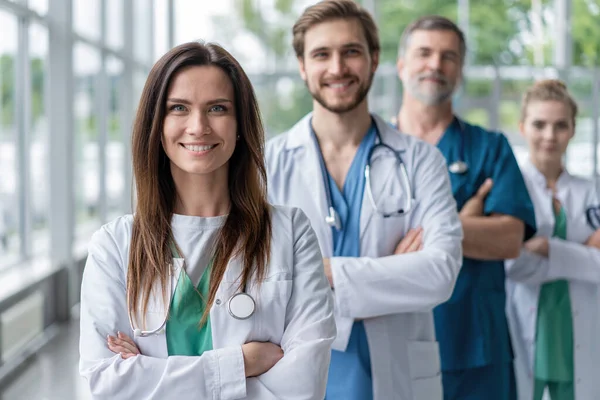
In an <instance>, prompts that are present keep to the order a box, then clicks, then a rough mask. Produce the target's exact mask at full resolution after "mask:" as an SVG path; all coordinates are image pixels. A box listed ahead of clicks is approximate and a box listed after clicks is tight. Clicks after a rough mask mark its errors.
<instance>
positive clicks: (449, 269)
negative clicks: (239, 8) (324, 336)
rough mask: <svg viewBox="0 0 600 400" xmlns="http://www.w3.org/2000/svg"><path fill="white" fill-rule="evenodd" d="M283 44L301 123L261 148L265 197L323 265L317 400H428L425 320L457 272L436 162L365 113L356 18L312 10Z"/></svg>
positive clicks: (367, 45)
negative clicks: (291, 53)
mask: <svg viewBox="0 0 600 400" xmlns="http://www.w3.org/2000/svg"><path fill="white" fill-rule="evenodd" d="M293 34H294V39H293V44H294V50H295V52H296V56H297V58H298V64H299V69H300V75H301V77H302V79H303V80H304V82H305V83H306V86H307V88H308V90H309V91H310V93H311V95H312V97H313V112H312V113H310V114H309V115H307V116H306V117H304V118H303V119H302V120H301V121H300V122H298V123H297V124H296V125H295V126H294V127H293V128H292V129H291V130H290V131H288V132H287V133H285V134H282V135H280V136H278V137H276V138H274V139H272V140H271V141H270V142H269V143H268V144H267V152H266V154H267V170H268V191H269V200H270V202H271V203H274V204H283V205H289V206H296V207H300V208H302V210H303V211H304V212H305V213H306V214H307V215H308V217H309V219H310V220H311V224H312V227H313V228H314V230H315V231H316V233H317V237H318V240H319V244H320V247H321V251H322V253H323V256H324V257H325V258H324V264H325V274H326V275H327V277H328V279H329V282H330V285H331V288H332V291H333V294H334V298H335V309H336V310H335V315H336V325H337V330H338V337H337V339H336V342H335V343H334V346H333V348H334V351H333V352H332V360H331V366H330V369H329V382H328V386H327V395H326V399H327V400H341V399H343V400H370V399H374V400H390V399H394V400H440V399H441V398H442V389H441V379H440V370H439V352H438V344H437V342H436V339H435V333H434V325H433V317H432V312H431V310H432V309H433V308H434V307H435V306H437V305H438V304H440V303H442V302H444V301H446V300H447V299H448V297H449V296H450V294H451V293H452V290H453V287H454V283H455V279H456V276H457V274H458V269H459V265H460V261H461V260H462V252H461V240H462V231H461V227H460V221H459V219H458V214H457V211H456V203H455V201H454V198H453V197H452V193H451V190H450V183H449V179H448V174H447V173H446V164H445V161H444V158H443V156H442V155H441V153H440V152H439V151H438V150H437V149H436V148H435V147H434V146H431V145H428V144H426V143H424V142H422V141H420V140H417V139H415V138H413V137H411V136H409V135H402V134H399V133H398V132H397V131H396V130H395V129H393V128H391V127H390V126H389V125H388V124H387V123H386V122H385V121H384V120H382V119H381V118H380V117H378V116H376V115H373V114H370V113H369V108H368V104H367V93H368V91H369V88H370V86H371V82H372V80H373V75H374V73H375V70H376V68H377V65H378V61H379V51H380V46H379V38H378V33H377V28H376V26H375V23H374V22H373V19H372V17H371V16H370V15H369V13H368V12H367V11H366V10H364V9H363V8H362V7H360V6H359V5H357V4H356V3H355V2H353V1H351V0H329V1H323V2H320V3H318V4H316V5H314V6H311V7H309V8H307V9H306V10H305V11H304V13H303V14H302V16H301V17H300V18H299V19H298V21H297V22H296V24H295V25H294V28H293ZM305 312H306V313H311V312H313V310H310V309H307V310H305ZM323 373H327V371H323Z"/></svg>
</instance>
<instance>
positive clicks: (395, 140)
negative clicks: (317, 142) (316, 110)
mask: <svg viewBox="0 0 600 400" xmlns="http://www.w3.org/2000/svg"><path fill="white" fill-rule="evenodd" d="M371 117H373V119H374V120H375V125H376V126H377V130H378V131H379V134H380V135H381V139H382V140H383V142H384V143H386V144H387V145H389V146H391V147H393V148H395V149H396V150H402V149H405V148H406V146H407V144H406V142H405V140H403V139H404V138H403V135H399V134H398V131H397V130H396V129H395V128H394V127H392V126H391V125H389V124H388V123H387V122H386V121H385V120H384V119H383V118H381V117H380V116H379V115H377V114H371ZM311 118H312V112H311V113H308V114H307V115H305V116H304V118H302V119H301V120H300V121H298V122H297V123H296V125H294V126H293V127H292V128H291V129H290V130H289V132H288V134H287V138H286V144H285V148H286V150H291V149H296V148H299V147H304V146H313V145H314V144H313V141H312V138H311V134H310V129H311V127H310V121H311Z"/></svg>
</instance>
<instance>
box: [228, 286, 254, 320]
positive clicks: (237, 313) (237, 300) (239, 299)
mask: <svg viewBox="0 0 600 400" xmlns="http://www.w3.org/2000/svg"><path fill="white" fill-rule="evenodd" d="M255 310H256V303H255V302H254V299H253V298H252V296H250V295H249V294H247V293H245V292H242V293H237V294H234V295H233V296H231V298H230V299H229V301H228V302H227V311H229V314H230V315H231V316H232V317H233V318H235V319H248V318H250V317H251V316H252V315H253V314H254V311H255Z"/></svg>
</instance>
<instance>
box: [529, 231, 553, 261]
mask: <svg viewBox="0 0 600 400" xmlns="http://www.w3.org/2000/svg"><path fill="white" fill-rule="evenodd" d="M524 246H525V248H526V249H527V250H529V251H531V252H532V253H536V254H538V255H540V256H542V257H548V252H549V245H548V238H547V237H545V236H536V237H534V238H531V239H529V240H528V241H526V242H525V244H524Z"/></svg>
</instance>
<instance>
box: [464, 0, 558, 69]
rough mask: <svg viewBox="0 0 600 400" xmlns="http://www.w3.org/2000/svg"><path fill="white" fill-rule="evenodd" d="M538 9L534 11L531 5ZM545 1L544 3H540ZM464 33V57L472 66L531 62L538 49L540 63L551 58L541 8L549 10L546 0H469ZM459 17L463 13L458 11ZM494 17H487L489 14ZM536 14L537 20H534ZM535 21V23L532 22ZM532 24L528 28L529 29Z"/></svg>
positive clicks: (549, 4) (547, 62) (549, 5)
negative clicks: (467, 19)
mask: <svg viewBox="0 0 600 400" xmlns="http://www.w3.org/2000/svg"><path fill="white" fill-rule="evenodd" d="M536 3H539V10H540V12H537V13H536V10H537V9H536V7H535V4H536ZM543 3H546V4H543ZM468 5H469V10H468V18H469V21H468V28H467V29H466V30H465V34H466V36H467V48H468V49H469V51H468V53H469V54H468V55H469V57H468V59H469V61H470V63H471V64H475V65H515V64H532V63H533V61H534V60H533V55H534V54H537V52H541V53H540V54H541V59H540V60H538V61H539V62H540V63H541V64H549V63H550V62H551V61H552V59H551V58H550V56H551V51H552V49H551V46H550V44H551V43H552V42H551V41H550V40H548V39H547V38H549V37H551V33H550V32H546V30H547V29H548V28H547V27H546V25H545V22H544V19H543V15H544V11H546V10H548V9H549V11H550V12H552V10H551V7H552V2H551V1H547V0H533V1H532V0H513V1H510V2H508V1H505V0H488V1H485V2H484V1H469V2H468ZM458 15H459V18H460V16H462V15H467V13H463V12H462V11H461V10H458ZM492 15H493V16H494V18H490V16H492ZM536 16H539V19H536ZM538 20H539V24H537V25H536V23H537V22H538ZM530 27H532V28H533V29H534V31H532V29H530Z"/></svg>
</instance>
